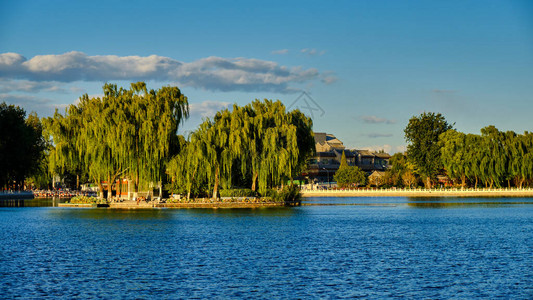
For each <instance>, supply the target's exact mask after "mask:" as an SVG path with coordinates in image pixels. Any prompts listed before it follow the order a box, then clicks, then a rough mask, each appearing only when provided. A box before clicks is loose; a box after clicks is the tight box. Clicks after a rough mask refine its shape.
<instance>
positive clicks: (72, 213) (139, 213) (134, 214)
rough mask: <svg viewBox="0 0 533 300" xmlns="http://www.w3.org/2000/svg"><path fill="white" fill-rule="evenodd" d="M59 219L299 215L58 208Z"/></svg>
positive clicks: (249, 210) (284, 211)
mask: <svg viewBox="0 0 533 300" xmlns="http://www.w3.org/2000/svg"><path fill="white" fill-rule="evenodd" d="M50 214H52V215H56V216H57V217H58V218H64V217H67V218H72V217H75V218H80V219H92V220H143V219H144V220H148V219H154V220H156V219H159V220H168V219H174V218H178V219H179V218H182V217H200V218H202V217H209V218H242V217H287V216H291V215H294V214H298V212H297V209H291V208H239V209H236V208H234V209H212V208H188V209H187V208H185V209H172V208H170V209H169V208H162V209H109V208H70V207H69V208H58V209H52V210H50Z"/></svg>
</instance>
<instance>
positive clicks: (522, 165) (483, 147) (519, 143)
mask: <svg viewBox="0 0 533 300" xmlns="http://www.w3.org/2000/svg"><path fill="white" fill-rule="evenodd" d="M405 138H406V140H407V141H408V142H409V145H408V146H407V152H406V153H405V154H403V153H396V154H395V155H393V156H392V157H391V159H390V164H391V169H390V170H388V171H387V172H386V174H385V183H386V184H388V185H391V186H406V187H415V186H417V185H418V184H419V182H421V181H422V182H423V183H424V185H425V186H426V187H428V188H430V187H432V186H433V185H434V184H435V183H436V182H437V180H436V179H437V178H436V177H437V175H446V176H447V177H449V179H450V180H451V181H452V182H453V184H454V185H456V186H462V187H467V186H470V187H480V186H482V187H488V188H493V187H512V186H515V187H519V188H522V187H524V186H531V185H532V184H533V133H530V132H527V131H526V132H524V134H517V133H515V132H513V131H506V132H503V131H499V130H498V129H497V128H496V127H494V126H492V125H491V126H487V127H484V128H482V129H481V134H465V133H462V132H459V131H457V130H455V129H453V125H452V124H449V123H448V122H447V121H446V120H445V119H444V117H443V116H442V115H441V114H436V113H423V114H421V115H420V116H415V117H413V118H411V119H410V120H409V123H408V125H407V127H406V128H405Z"/></svg>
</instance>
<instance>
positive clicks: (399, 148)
mask: <svg viewBox="0 0 533 300" xmlns="http://www.w3.org/2000/svg"><path fill="white" fill-rule="evenodd" d="M395 150H396V152H400V153H404V152H405V151H407V146H406V145H400V146H396V147H395Z"/></svg>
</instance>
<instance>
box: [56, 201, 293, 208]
mask: <svg viewBox="0 0 533 300" xmlns="http://www.w3.org/2000/svg"><path fill="white" fill-rule="evenodd" d="M285 206H286V205H285V203H283V202H261V203H252V202H183V203H155V202H144V201H143V202H139V203H137V201H123V202H115V203H110V204H106V205H99V206H98V205H97V204H81V203H59V204H58V207H80V208H81V207H83V208H96V207H101V208H109V209H152V208H176V209H182V208H211V209H218V208H270V207H285Z"/></svg>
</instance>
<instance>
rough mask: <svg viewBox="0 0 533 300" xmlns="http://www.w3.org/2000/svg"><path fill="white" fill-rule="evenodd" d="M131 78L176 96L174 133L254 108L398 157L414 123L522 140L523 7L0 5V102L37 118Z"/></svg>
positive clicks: (528, 120)
mask: <svg viewBox="0 0 533 300" xmlns="http://www.w3.org/2000/svg"><path fill="white" fill-rule="evenodd" d="M139 80H142V81H146V82H147V83H148V85H149V87H151V88H159V87H161V86H162V85H169V84H170V85H177V86H179V87H180V89H181V90H182V92H183V93H184V94H185V95H186V96H187V97H188V99H189V102H190V104H191V117H190V119H189V120H187V121H186V122H185V123H184V124H183V126H182V128H181V129H180V131H181V132H186V131H188V130H193V129H194V128H195V127H196V126H197V125H198V124H199V122H200V121H201V119H202V117H206V116H211V115H212V114H213V113H214V112H215V111H216V110H218V109H220V108H222V107H225V106H228V105H231V104H233V103H237V104H240V105H244V104H246V103H248V102H250V101H252V100H253V99H256V98H258V99H263V98H269V99H279V100H281V101H283V102H284V103H285V104H286V105H287V106H291V105H292V107H300V108H301V109H302V110H303V111H304V113H306V112H307V113H308V114H310V113H309V111H308V110H306V109H305V108H304V107H305V106H306V105H305V101H302V99H305V100H306V101H307V103H309V104H311V105H310V106H311V107H313V108H315V109H317V110H315V111H314V113H313V121H314V129H315V131H319V132H328V133H333V134H335V135H337V137H338V138H339V139H341V140H342V141H343V142H344V143H345V145H346V146H347V147H349V148H358V149H360V148H371V149H380V148H384V149H385V150H387V151H388V152H391V153H394V152H396V151H399V150H402V149H404V147H405V140H404V136H403V129H404V128H405V126H406V124H407V122H408V120H409V118H411V117H412V116H414V115H418V114H420V113H422V112H424V111H432V112H440V113H442V114H443V115H444V116H445V117H446V119H447V120H448V121H449V122H451V123H455V127H456V128H457V129H458V130H460V131H463V132H472V133H478V132H479V129H481V128H482V127H484V126H487V125H495V126H496V127H497V128H499V129H500V130H514V131H516V132H519V133H521V132H523V131H526V130H527V131H533V121H532V112H533V2H532V1H265V2H259V1H256V2H254V1H227V2H218V1H217V2H214V1H213V2H203V1H84V2H82V1H53V0H52V1H24V0H16V1H6V0H0V101H6V102H8V103H12V104H17V105H20V106H22V107H24V108H25V109H26V110H27V111H36V112H37V113H38V114H39V116H48V115H50V114H52V113H53V111H54V109H55V108H56V107H58V108H59V109H60V111H62V110H63V109H64V107H65V106H66V105H68V104H71V103H74V102H75V101H76V99H77V98H79V96H81V95H82V94H84V93H88V94H89V95H95V96H98V95H99V94H101V87H102V85H103V83H105V82H113V83H117V84H119V85H122V86H126V87H127V86H128V85H129V83H130V82H132V81H139ZM304 91H305V92H306V94H305V95H304V97H300V98H298V97H299V96H301V95H302V92H304ZM296 99H300V100H299V101H297V102H296V103H294V101H295V100H296ZM311 99H312V100H311ZM322 112H323V113H322Z"/></svg>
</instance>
